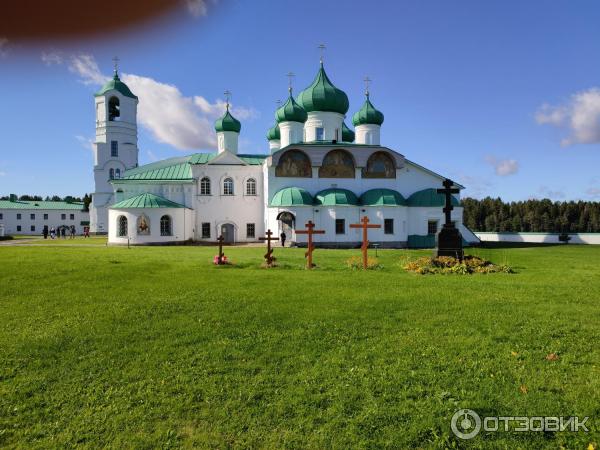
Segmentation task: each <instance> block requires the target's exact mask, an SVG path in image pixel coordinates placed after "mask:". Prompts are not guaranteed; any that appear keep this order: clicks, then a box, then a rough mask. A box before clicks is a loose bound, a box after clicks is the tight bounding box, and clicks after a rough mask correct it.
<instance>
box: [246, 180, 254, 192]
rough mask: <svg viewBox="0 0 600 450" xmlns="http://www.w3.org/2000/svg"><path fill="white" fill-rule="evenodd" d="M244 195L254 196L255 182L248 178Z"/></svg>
mask: <svg viewBox="0 0 600 450" xmlns="http://www.w3.org/2000/svg"><path fill="white" fill-rule="evenodd" d="M246 195H256V180H255V179H254V178H249V179H248V181H246Z"/></svg>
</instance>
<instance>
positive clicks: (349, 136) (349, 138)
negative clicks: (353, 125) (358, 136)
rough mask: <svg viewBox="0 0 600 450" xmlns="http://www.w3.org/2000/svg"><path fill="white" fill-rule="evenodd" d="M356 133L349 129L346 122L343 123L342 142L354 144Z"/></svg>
mask: <svg viewBox="0 0 600 450" xmlns="http://www.w3.org/2000/svg"><path fill="white" fill-rule="evenodd" d="M354 138H355V135H354V131H352V130H351V129H350V128H348V125H346V122H344V123H342V141H343V142H354Z"/></svg>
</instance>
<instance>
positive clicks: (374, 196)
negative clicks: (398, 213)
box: [360, 189, 406, 206]
mask: <svg viewBox="0 0 600 450" xmlns="http://www.w3.org/2000/svg"><path fill="white" fill-rule="evenodd" d="M360 203H361V204H362V205H364V206H402V205H406V199H405V198H404V197H403V196H402V194H401V193H400V192H397V191H394V190H392V189H370V190H368V191H367V192H364V193H363V194H362V195H361V196H360Z"/></svg>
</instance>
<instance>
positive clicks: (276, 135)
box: [267, 123, 281, 141]
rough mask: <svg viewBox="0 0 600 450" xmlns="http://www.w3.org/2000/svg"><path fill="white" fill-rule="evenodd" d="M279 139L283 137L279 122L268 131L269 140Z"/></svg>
mask: <svg viewBox="0 0 600 450" xmlns="http://www.w3.org/2000/svg"><path fill="white" fill-rule="evenodd" d="M279 139H281V132H280V131H279V124H277V123H276V124H275V125H273V126H272V127H271V128H269V131H267V140H269V141H274V140H279Z"/></svg>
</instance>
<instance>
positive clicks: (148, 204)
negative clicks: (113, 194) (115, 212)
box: [111, 192, 186, 209]
mask: <svg viewBox="0 0 600 450" xmlns="http://www.w3.org/2000/svg"><path fill="white" fill-rule="evenodd" d="M185 207H186V206H184V205H181V204H179V203H175V202H172V201H171V200H167V199H166V198H164V197H160V196H158V195H154V194H150V193H149V192H144V193H143V194H139V195H136V196H135V197H131V198H128V199H126V200H123V201H120V202H118V203H115V204H114V205H112V206H111V208H112V209H130V208H185Z"/></svg>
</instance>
